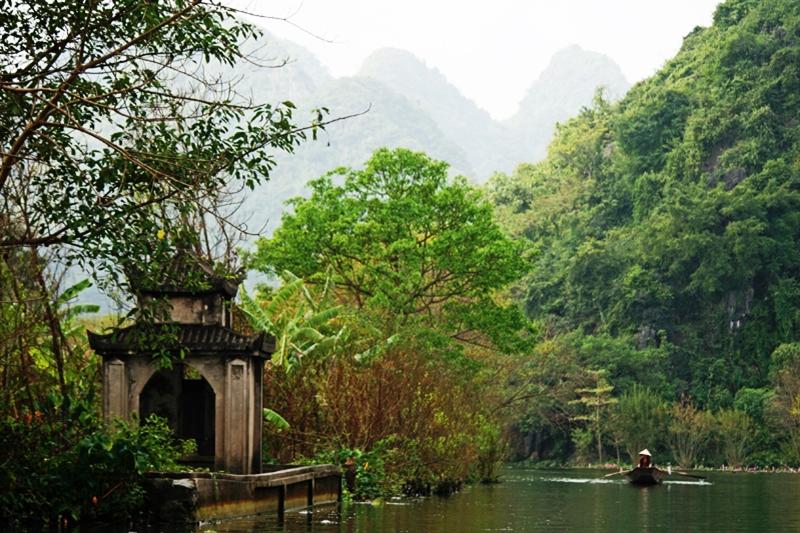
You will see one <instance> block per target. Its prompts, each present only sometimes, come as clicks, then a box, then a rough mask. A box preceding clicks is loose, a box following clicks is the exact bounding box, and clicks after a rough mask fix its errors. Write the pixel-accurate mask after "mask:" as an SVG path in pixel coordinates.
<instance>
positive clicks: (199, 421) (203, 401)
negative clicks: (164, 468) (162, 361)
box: [139, 365, 215, 466]
mask: <svg viewBox="0 0 800 533" xmlns="http://www.w3.org/2000/svg"><path fill="white" fill-rule="evenodd" d="M151 414H155V415H158V416H160V417H162V418H165V419H166V420H167V423H168V424H169V427H170V428H172V430H173V431H174V432H175V435H176V436H177V437H178V438H180V439H192V440H194V441H195V442H196V443H197V452H196V454H195V455H193V456H191V457H186V458H184V459H185V462H187V463H190V464H195V463H196V464H198V466H207V464H208V463H211V464H213V462H214V452H215V447H214V440H215V431H214V430H215V395H214V389H212V388H211V385H210V384H209V383H208V381H206V379H205V378H204V377H203V376H202V375H200V374H199V373H198V372H197V371H196V370H194V369H193V368H191V367H189V366H186V365H175V367H173V368H172V369H169V370H159V371H158V372H156V373H155V374H153V376H152V377H151V378H150V380H149V381H148V382H147V385H145V387H144V389H142V393H141V395H140V396H139V416H140V418H141V420H142V422H144V421H145V420H146V419H147V417H148V416H150V415H151Z"/></svg>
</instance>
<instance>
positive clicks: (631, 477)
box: [623, 466, 669, 485]
mask: <svg viewBox="0 0 800 533" xmlns="http://www.w3.org/2000/svg"><path fill="white" fill-rule="evenodd" d="M623 475H624V476H625V479H627V480H628V481H630V482H631V483H632V484H634V485H658V484H659V483H661V482H662V481H664V478H665V477H667V476H668V475H669V472H667V471H666V470H660V469H658V468H656V467H654V466H648V467H644V466H637V467H636V468H634V469H633V470H628V471H627V472H624V473H623Z"/></svg>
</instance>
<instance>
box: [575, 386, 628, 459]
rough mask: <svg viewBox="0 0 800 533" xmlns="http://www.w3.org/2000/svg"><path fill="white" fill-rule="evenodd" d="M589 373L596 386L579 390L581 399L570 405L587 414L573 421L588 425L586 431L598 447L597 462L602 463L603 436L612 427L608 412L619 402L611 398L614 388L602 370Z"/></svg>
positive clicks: (576, 416)
mask: <svg viewBox="0 0 800 533" xmlns="http://www.w3.org/2000/svg"><path fill="white" fill-rule="evenodd" d="M589 372H590V373H591V374H592V376H593V378H594V380H595V386H594V387H587V388H581V389H577V390H576V391H575V392H576V393H577V394H578V395H580V398H578V399H577V400H571V401H570V402H569V403H571V404H574V405H580V406H581V407H582V408H583V410H584V411H585V414H580V415H575V416H573V417H572V419H573V420H575V421H580V422H585V423H586V429H587V430H588V431H589V433H591V435H592V437H593V439H594V441H595V444H596V446H597V460H598V461H599V462H601V463H602V462H603V436H604V435H605V434H606V433H607V432H608V427H609V426H610V420H609V413H608V411H609V409H610V407H611V406H612V405H615V404H616V403H617V402H618V401H619V400H617V399H616V398H614V397H612V396H611V392H612V391H613V390H614V386H613V385H611V384H609V383H608V381H607V380H606V378H605V376H604V375H603V374H604V372H603V371H602V370H594V371H589Z"/></svg>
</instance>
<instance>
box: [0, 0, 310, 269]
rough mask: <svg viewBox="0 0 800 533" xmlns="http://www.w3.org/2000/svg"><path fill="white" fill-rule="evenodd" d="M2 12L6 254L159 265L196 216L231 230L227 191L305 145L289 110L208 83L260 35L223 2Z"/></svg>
mask: <svg viewBox="0 0 800 533" xmlns="http://www.w3.org/2000/svg"><path fill="white" fill-rule="evenodd" d="M0 10H1V11H2V12H3V13H4V15H3V17H2V18H0V58H2V59H3V60H2V62H0V157H1V158H2V159H0V192H1V193H2V194H0V197H2V202H0V227H2V230H3V231H2V235H1V236H0V247H1V248H2V249H3V250H9V249H11V250H14V249H18V248H19V247H36V246H54V245H58V246H61V247H62V248H61V249H62V250H64V251H65V252H66V255H67V256H68V258H70V259H73V260H77V261H81V262H88V261H96V260H98V259H99V260H103V259H115V260H118V261H123V262H124V261H129V260H132V259H133V258H136V257H140V258H141V257H150V256H151V255H152V254H153V253H155V252H158V251H159V250H160V247H159V246H156V245H155V243H156V242H157V240H158V239H164V238H166V239H167V240H169V239H170V238H172V237H173V236H174V234H175V232H176V231H177V228H179V227H180V226H181V225H185V223H186V216H187V213H199V214H200V215H202V216H209V217H211V218H214V217H216V220H215V222H217V223H220V224H225V223H228V222H230V221H228V220H225V219H224V214H222V213H220V212H219V211H218V210H217V209H216V207H217V206H216V204H215V203H214V200H215V198H216V197H217V195H218V194H219V192H220V191H221V190H223V189H225V188H226V187H228V186H233V187H234V188H235V187H237V186H238V187H242V186H250V187H252V186H254V185H255V184H256V183H257V182H258V181H259V180H262V179H266V178H267V177H268V175H269V173H270V170H271V169H272V166H273V164H274V160H273V157H274V153H275V151H276V150H277V151H281V150H284V151H291V150H292V148H293V146H294V145H295V144H296V143H297V142H298V141H299V140H301V139H302V138H303V137H304V135H305V133H304V132H303V129H302V128H298V127H297V126H296V125H295V124H294V123H293V117H292V110H293V107H294V106H293V105H292V104H291V102H283V103H275V102H253V101H251V100H250V99H248V98H244V97H242V96H240V95H238V94H237V93H236V91H235V87H234V86H233V85H232V84H231V83H229V82H228V81H226V79H225V78H224V77H223V76H220V75H212V74H210V72H213V69H209V65H210V64H211V63H216V64H221V65H231V64H233V63H234V62H235V61H236V60H237V59H240V58H242V57H243V56H244V54H243V52H242V51H241V49H240V45H241V44H242V43H243V42H245V41H246V40H247V39H251V38H253V37H254V36H256V35H257V34H258V30H257V29H256V28H255V27H254V26H252V25H250V24H248V23H245V22H243V21H241V20H240V19H238V18H236V17H235V14H236V13H235V11H234V10H233V9H231V8H228V7H225V6H223V5H222V4H221V3H219V2H216V1H202V0H170V1H165V2H148V1H144V0H122V1H113V2H112V1H101V2H89V3H75V2H72V1H64V0H58V1H55V2H49V1H48V2H45V1H41V0H26V1H21V0H8V1H4V2H2V3H0ZM255 59H257V58H254V59H251V60H255ZM270 150H271V151H270ZM232 184H233V185H232Z"/></svg>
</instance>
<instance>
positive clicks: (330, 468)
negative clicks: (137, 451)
mask: <svg viewBox="0 0 800 533" xmlns="http://www.w3.org/2000/svg"><path fill="white" fill-rule="evenodd" d="M265 470H268V471H267V472H265V473H262V474H248V475H236V474H222V473H211V472H168V473H159V472H154V473H150V474H148V475H147V482H146V490H147V507H148V510H149V513H150V521H151V522H153V523H184V524H189V523H198V522H201V521H206V520H217V519H224V518H233V517H237V516H247V515H254V514H263V513H275V515H276V516H277V517H279V518H280V517H282V515H283V513H284V512H286V511H293V510H299V509H304V508H307V507H312V506H315V505H324V504H333V503H337V502H338V501H339V500H340V497H341V471H340V469H339V468H338V467H336V466H334V465H314V466H265Z"/></svg>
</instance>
